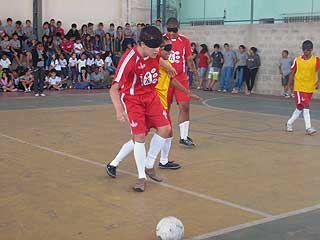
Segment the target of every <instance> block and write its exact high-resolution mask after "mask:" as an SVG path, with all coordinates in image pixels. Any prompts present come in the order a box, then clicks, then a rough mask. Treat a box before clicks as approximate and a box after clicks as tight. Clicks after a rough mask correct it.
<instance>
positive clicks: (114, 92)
mask: <svg viewBox="0 0 320 240" xmlns="http://www.w3.org/2000/svg"><path fill="white" fill-rule="evenodd" d="M119 91H120V87H119V83H117V82H115V83H114V84H113V85H112V87H111V88H110V97H111V100H112V103H113V106H114V108H115V110H116V114H117V120H119V121H120V122H125V121H128V116H127V114H126V112H125V111H124V109H123V106H122V103H121V100H120V94H119Z"/></svg>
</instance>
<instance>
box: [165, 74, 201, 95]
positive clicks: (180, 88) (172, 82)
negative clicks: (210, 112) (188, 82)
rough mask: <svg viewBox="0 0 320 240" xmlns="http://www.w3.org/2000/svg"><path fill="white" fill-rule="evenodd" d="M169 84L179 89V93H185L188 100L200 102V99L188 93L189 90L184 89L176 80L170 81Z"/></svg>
mask: <svg viewBox="0 0 320 240" xmlns="http://www.w3.org/2000/svg"><path fill="white" fill-rule="evenodd" d="M171 84H172V85H173V86H174V87H175V88H177V89H179V90H180V91H181V92H183V93H185V94H186V95H187V96H188V97H190V99H193V100H201V97H199V96H197V95H195V94H193V93H191V92H190V90H189V89H186V88H185V87H184V86H183V85H182V84H181V83H180V82H179V81H178V80H176V79H171Z"/></svg>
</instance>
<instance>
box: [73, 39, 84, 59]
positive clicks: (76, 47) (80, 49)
mask: <svg viewBox="0 0 320 240" xmlns="http://www.w3.org/2000/svg"><path fill="white" fill-rule="evenodd" d="M73 51H74V52H75V53H76V55H77V58H79V57H80V55H81V53H83V52H84V48H83V45H82V43H81V39H80V38H77V39H76V42H75V43H74V44H73Z"/></svg>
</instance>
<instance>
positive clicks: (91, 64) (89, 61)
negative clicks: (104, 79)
mask: <svg viewBox="0 0 320 240" xmlns="http://www.w3.org/2000/svg"><path fill="white" fill-rule="evenodd" d="M94 62H95V59H94V57H93V54H92V53H89V54H88V57H87V61H86V66H87V72H88V73H92V72H93V67H94Z"/></svg>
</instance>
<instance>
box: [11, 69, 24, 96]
mask: <svg viewBox="0 0 320 240" xmlns="http://www.w3.org/2000/svg"><path fill="white" fill-rule="evenodd" d="M21 70H23V72H24V71H25V70H24V68H23V67H20V68H19V67H18V68H17V69H14V70H12V71H11V73H10V77H11V79H12V81H13V85H14V87H15V88H16V89H17V90H18V89H23V86H22V84H21V81H20V73H21Z"/></svg>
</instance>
